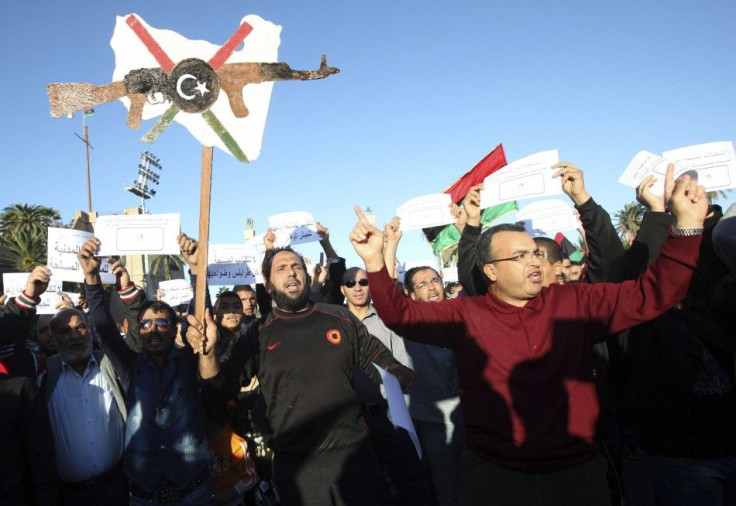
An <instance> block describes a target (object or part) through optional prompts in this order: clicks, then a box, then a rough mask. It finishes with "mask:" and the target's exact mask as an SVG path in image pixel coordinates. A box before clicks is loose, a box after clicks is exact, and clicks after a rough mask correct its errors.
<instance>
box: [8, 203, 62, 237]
mask: <svg viewBox="0 0 736 506" xmlns="http://www.w3.org/2000/svg"><path fill="white" fill-rule="evenodd" d="M59 226H61V215H60V214H59V211H57V210H56V209H54V208H52V207H46V206H40V205H35V204H13V205H10V206H8V207H6V208H5V209H4V210H3V212H2V213H0V235H2V236H3V237H8V234H10V233H11V232H13V231H25V232H31V233H42V234H43V235H44V236H45V235H46V234H47V230H46V229H47V228H48V227H59Z"/></svg>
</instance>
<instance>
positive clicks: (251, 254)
mask: <svg viewBox="0 0 736 506" xmlns="http://www.w3.org/2000/svg"><path fill="white" fill-rule="evenodd" d="M262 259H263V255H262V254H260V253H259V252H258V250H257V249H256V248H254V247H252V246H248V245H247V244H210V246H209V251H208V258H207V282H208V283H209V284H210V285H245V284H252V283H255V282H256V276H255V274H254V273H253V271H252V270H251V268H250V265H253V264H256V263H257V264H258V265H259V266H260V263H261V261H262ZM259 270H260V269H259Z"/></svg>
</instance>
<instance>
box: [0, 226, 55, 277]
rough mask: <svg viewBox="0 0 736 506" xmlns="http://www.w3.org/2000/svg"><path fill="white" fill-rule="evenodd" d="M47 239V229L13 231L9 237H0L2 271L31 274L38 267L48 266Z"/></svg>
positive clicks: (0, 266)
mask: <svg viewBox="0 0 736 506" xmlns="http://www.w3.org/2000/svg"><path fill="white" fill-rule="evenodd" d="M46 237H47V235H46V230H45V229H44V230H43V232H31V231H28V230H22V231H19V230H12V231H10V232H9V233H8V234H7V236H0V270H2V271H3V272H31V271H32V270H33V268H34V267H36V266H38V265H46V261H47V259H46V253H47V251H46Z"/></svg>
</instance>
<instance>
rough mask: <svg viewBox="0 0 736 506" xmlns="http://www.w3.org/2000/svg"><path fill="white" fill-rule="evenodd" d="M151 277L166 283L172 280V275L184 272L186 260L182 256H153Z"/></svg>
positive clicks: (151, 258)
mask: <svg viewBox="0 0 736 506" xmlns="http://www.w3.org/2000/svg"><path fill="white" fill-rule="evenodd" d="M149 261H150V271H151V275H152V276H154V277H156V278H157V279H164V280H166V281H168V280H170V279H172V276H171V273H172V272H174V271H182V270H184V259H183V258H182V257H181V255H151V257H150V258H149Z"/></svg>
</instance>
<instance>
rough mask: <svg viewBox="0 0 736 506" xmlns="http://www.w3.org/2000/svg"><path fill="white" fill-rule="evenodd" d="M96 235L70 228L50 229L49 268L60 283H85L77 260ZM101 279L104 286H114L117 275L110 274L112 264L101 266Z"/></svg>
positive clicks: (105, 263)
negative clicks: (84, 246)
mask: <svg viewBox="0 0 736 506" xmlns="http://www.w3.org/2000/svg"><path fill="white" fill-rule="evenodd" d="M93 235H94V234H93V233H92V232H84V231H82V230H73V229H68V228H54V227H49V228H48V250H47V255H48V256H47V258H48V268H49V269H51V273H52V276H53V277H54V279H56V280H60V281H74V282H76V283H82V282H84V272H82V267H81V266H80V265H79V260H77V253H79V250H80V249H81V248H82V245H83V244H84V243H85V242H87V240H88V239H89V238H90V237H92V236H93ZM100 279H101V280H102V284H104V285H114V284H115V275H114V274H113V273H111V272H110V263H109V262H107V261H104V260H103V262H102V263H101V264H100Z"/></svg>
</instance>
